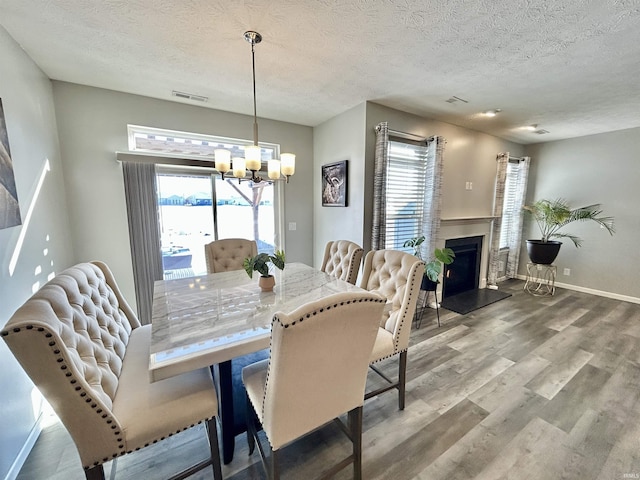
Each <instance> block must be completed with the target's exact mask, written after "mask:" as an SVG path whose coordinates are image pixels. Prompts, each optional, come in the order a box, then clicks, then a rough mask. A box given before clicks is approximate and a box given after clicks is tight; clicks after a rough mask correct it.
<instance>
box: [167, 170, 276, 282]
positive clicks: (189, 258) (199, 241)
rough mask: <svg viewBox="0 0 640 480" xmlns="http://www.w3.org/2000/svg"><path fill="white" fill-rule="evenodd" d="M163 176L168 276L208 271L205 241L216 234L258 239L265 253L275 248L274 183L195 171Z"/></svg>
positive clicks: (211, 238)
mask: <svg viewBox="0 0 640 480" xmlns="http://www.w3.org/2000/svg"><path fill="white" fill-rule="evenodd" d="M157 180H158V210H159V216H160V233H161V248H162V260H163V267H164V274H165V278H175V277H184V276H192V275H203V274H205V273H207V268H206V263H205V257H204V245H205V244H207V243H209V242H212V241H213V240H214V239H216V238H219V239H222V238H236V237H237V238H249V239H256V240H257V243H258V250H259V251H260V252H268V253H271V252H273V249H274V243H275V241H274V239H275V228H274V208H273V207H274V206H273V185H271V184H265V183H260V184H257V185H256V184H252V183H251V182H242V183H238V181H237V180H231V179H229V180H221V179H220V177H219V176H211V175H205V174H191V173H189V174H186V173H184V174H183V173H180V174H177V173H159V174H158V176H157ZM216 219H217V221H216ZM216 227H217V236H216Z"/></svg>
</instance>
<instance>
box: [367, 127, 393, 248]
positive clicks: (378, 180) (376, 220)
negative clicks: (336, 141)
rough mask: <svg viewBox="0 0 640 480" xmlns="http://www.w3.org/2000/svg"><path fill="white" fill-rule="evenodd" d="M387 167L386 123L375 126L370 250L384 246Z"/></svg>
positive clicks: (387, 139)
mask: <svg viewBox="0 0 640 480" xmlns="http://www.w3.org/2000/svg"><path fill="white" fill-rule="evenodd" d="M388 165H389V127H388V125H387V122H382V123H379V124H378V125H377V126H376V150H375V168H374V177H373V228H372V232H371V235H372V236H371V248H372V249H373V250H381V249H383V248H384V246H385V244H386V230H385V226H386V224H387V216H386V212H387V211H386V208H385V207H386V198H387V166H388Z"/></svg>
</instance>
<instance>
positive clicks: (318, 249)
mask: <svg viewBox="0 0 640 480" xmlns="http://www.w3.org/2000/svg"><path fill="white" fill-rule="evenodd" d="M364 128H365V104H364V103H362V104H360V105H358V106H356V107H354V108H352V109H350V110H348V111H346V112H344V113H343V114H341V115H338V116H337V117H334V118H332V119H331V120H328V121H326V122H324V123H323V124H322V125H320V126H318V127H316V128H315V129H314V132H313V135H314V142H313V159H314V177H315V181H314V182H313V204H314V209H313V218H314V221H313V232H314V235H313V245H314V248H313V252H314V254H313V258H314V264H315V266H316V267H318V268H319V267H320V265H321V263H322V255H323V253H324V248H325V245H326V244H327V242H328V241H329V240H337V239H341V240H351V241H352V242H355V243H357V244H358V245H362V244H363V243H364V238H363V233H364V232H363V228H362V225H363V223H364V211H365V203H366V201H365V199H366V198H368V197H367V196H366V195H365V182H364V181H363V179H364V178H365V158H364V157H365V153H364V152H365V142H364ZM341 160H347V161H348V162H349V163H348V186H347V197H348V198H347V207H345V208H343V207H323V206H322V201H321V190H322V176H321V173H320V172H321V170H320V169H321V166H322V165H325V164H327V163H333V162H338V161H341Z"/></svg>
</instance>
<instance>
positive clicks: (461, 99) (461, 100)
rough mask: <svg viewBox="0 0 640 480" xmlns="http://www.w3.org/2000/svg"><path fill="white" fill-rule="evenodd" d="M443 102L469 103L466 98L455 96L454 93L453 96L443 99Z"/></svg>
mask: <svg viewBox="0 0 640 480" xmlns="http://www.w3.org/2000/svg"><path fill="white" fill-rule="evenodd" d="M445 102H447V103H456V102H464V103H469V101H468V100H465V99H464V98H460V97H456V96H455V95H454V96H453V97H451V98H449V99H448V100H445Z"/></svg>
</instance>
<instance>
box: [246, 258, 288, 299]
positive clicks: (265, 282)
mask: <svg viewBox="0 0 640 480" xmlns="http://www.w3.org/2000/svg"><path fill="white" fill-rule="evenodd" d="M284 263H285V257H284V251H283V250H276V251H275V252H274V253H273V255H269V254H268V253H259V254H258V255H256V256H255V257H247V258H245V259H244V262H243V263H242V266H243V267H244V270H245V272H247V275H249V278H253V272H258V273H259V274H260V280H259V281H258V285H259V286H260V288H261V289H262V291H263V292H271V291H272V290H273V287H274V286H275V284H276V279H275V277H274V276H273V275H271V274H270V273H269V264H272V265H273V266H274V267H276V268H279V269H280V270H284Z"/></svg>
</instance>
